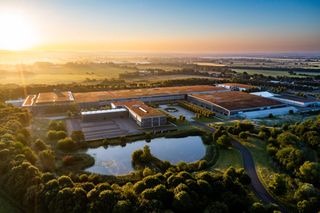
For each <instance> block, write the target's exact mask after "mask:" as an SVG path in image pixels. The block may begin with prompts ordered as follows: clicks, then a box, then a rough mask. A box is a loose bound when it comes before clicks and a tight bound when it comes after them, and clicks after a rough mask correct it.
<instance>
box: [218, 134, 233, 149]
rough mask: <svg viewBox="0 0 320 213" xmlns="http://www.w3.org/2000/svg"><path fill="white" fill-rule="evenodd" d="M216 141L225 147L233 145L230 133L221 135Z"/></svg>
mask: <svg viewBox="0 0 320 213" xmlns="http://www.w3.org/2000/svg"><path fill="white" fill-rule="evenodd" d="M216 142H217V144H218V145H219V146H221V147H224V148H227V147H229V146H230V145H231V140H230V137H229V136H228V135H222V136H220V137H219V138H218V140H217V141H216Z"/></svg>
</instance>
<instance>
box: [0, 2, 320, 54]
mask: <svg viewBox="0 0 320 213" xmlns="http://www.w3.org/2000/svg"><path fill="white" fill-rule="evenodd" d="M1 14H2V15H1ZM4 14H5V15H4ZM0 25H1V26H0V27H1V28H0V31H1V33H0V49H11V50H20V49H35V50H103V51H104V50H105V51H150V52H157V51H160V52H208V53H209V52H213V53H214V52H221V53H224V52H298V51H320V1H311V0H268V1H262V0H256V1H253V0H241V1H240V0H228V1H222V0H221V1H217V0H216V1H215V0H211V1H205V0H203V1H196V0H194V1H187V0H158V1H156V0H114V1H112V0H108V1H102V0H99V1H98V0H28V1H22V0H20V1H19V0H1V1H0ZM19 42H20V43H19Z"/></svg>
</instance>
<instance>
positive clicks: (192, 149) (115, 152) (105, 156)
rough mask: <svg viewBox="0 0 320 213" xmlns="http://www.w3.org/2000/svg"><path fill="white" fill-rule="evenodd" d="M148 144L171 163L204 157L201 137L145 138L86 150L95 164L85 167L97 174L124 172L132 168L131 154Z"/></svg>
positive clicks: (162, 158) (156, 154) (158, 156)
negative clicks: (123, 144)
mask: <svg viewBox="0 0 320 213" xmlns="http://www.w3.org/2000/svg"><path fill="white" fill-rule="evenodd" d="M144 145H148V146H149V147H150V149H151V153H152V154H153V155H154V156H156V157H157V158H159V159H161V160H168V161H170V162H171V163H173V164H176V163H178V162H179V161H184V162H194V161H197V160H199V159H201V158H203V157H204V155H205V149H206V148H205V145H204V144H203V143H202V140H201V137H199V136H189V137H185V138H156V139H152V140H151V142H149V143H147V142H146V141H145V140H141V141H136V142H134V143H128V144H127V145H126V146H124V147H122V146H120V145H119V146H101V147H99V148H92V149H88V150H87V151H86V153H87V154H89V155H91V156H92V157H94V159H95V164H94V165H93V166H92V167H89V168H87V169H86V171H88V172H93V173H99V174H114V175H117V174H126V173H128V172H130V171H132V170H133V168H132V166H131V154H132V152H134V151H135V150H137V149H142V148H143V146H144Z"/></svg>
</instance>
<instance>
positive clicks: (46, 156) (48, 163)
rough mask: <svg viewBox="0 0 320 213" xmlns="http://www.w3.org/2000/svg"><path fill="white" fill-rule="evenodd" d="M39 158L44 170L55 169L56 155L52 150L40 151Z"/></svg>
mask: <svg viewBox="0 0 320 213" xmlns="http://www.w3.org/2000/svg"><path fill="white" fill-rule="evenodd" d="M39 159H40V162H41V165H42V168H43V170H44V171H53V170H54V168H55V156H54V152H53V151H51V150H43V151H41V152H40V153H39Z"/></svg>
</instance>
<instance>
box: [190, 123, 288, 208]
mask: <svg viewBox="0 0 320 213" xmlns="http://www.w3.org/2000/svg"><path fill="white" fill-rule="evenodd" d="M192 124H194V125H195V126H199V127H203V128H205V129H207V130H209V131H212V132H214V131H215V129H214V128H212V127H209V126H207V125H205V124H203V123H200V122H196V121H194V122H192ZM231 144H232V146H233V147H234V148H236V149H237V150H239V151H240V153H241V155H242V158H243V166H244V169H245V170H246V172H247V174H248V175H249V177H250V179H251V186H252V189H253V191H254V193H255V194H256V196H257V197H258V198H259V199H260V200H261V201H262V202H264V203H274V204H277V205H278V206H279V208H280V210H281V212H287V211H286V209H285V207H284V206H282V205H281V204H279V203H278V202H277V201H276V200H275V199H273V197H272V196H271V195H270V194H269V193H268V191H267V190H266V189H265V187H264V185H263V184H262V183H261V181H260V179H259V177H258V175H257V171H256V167H255V165H254V160H253V157H252V155H251V153H250V151H249V150H248V149H247V148H246V147H245V146H243V145H242V144H241V143H240V142H238V141H232V142H231Z"/></svg>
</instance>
